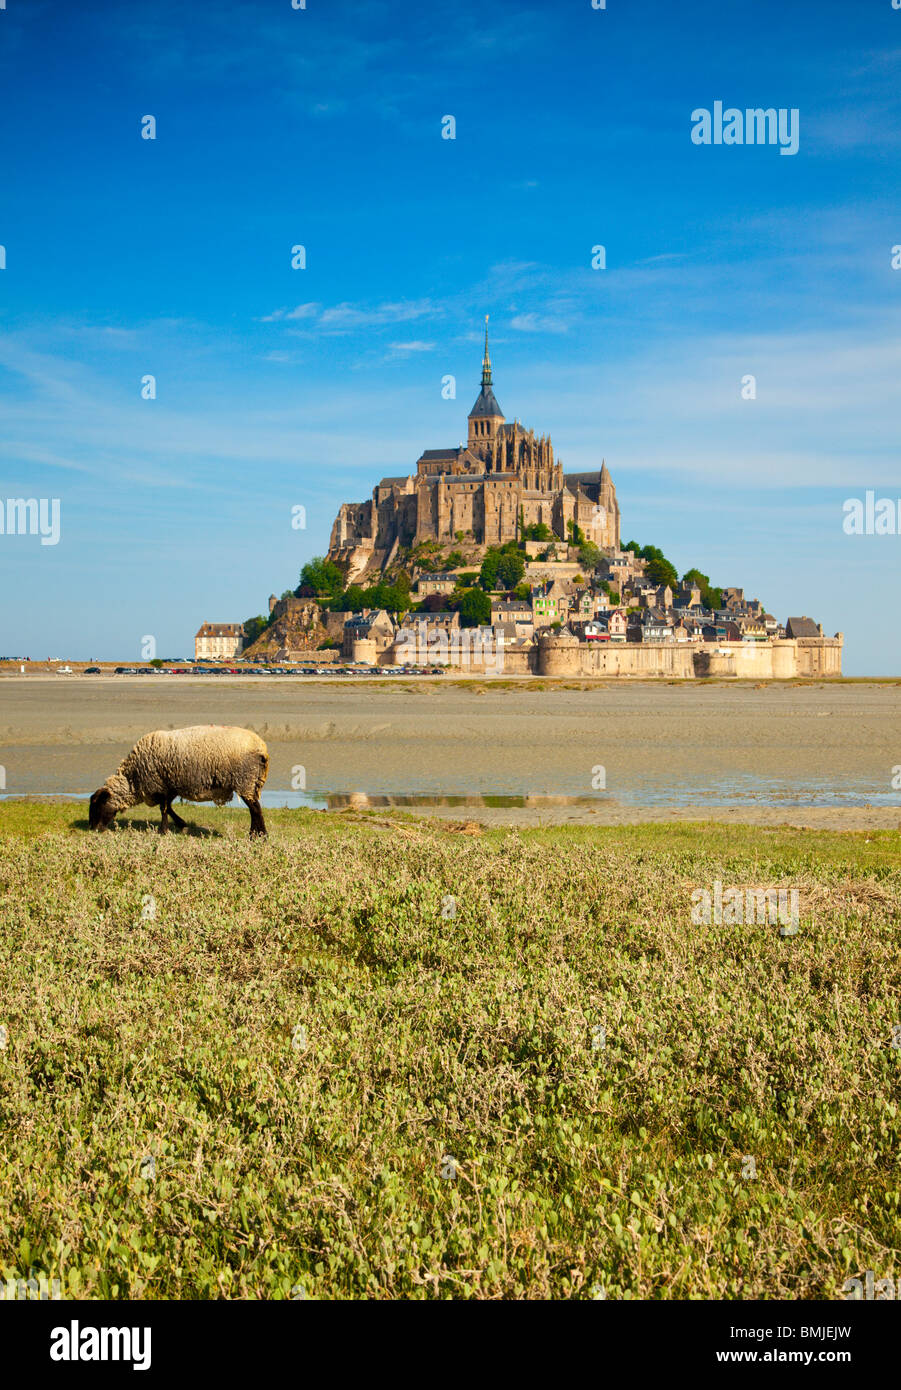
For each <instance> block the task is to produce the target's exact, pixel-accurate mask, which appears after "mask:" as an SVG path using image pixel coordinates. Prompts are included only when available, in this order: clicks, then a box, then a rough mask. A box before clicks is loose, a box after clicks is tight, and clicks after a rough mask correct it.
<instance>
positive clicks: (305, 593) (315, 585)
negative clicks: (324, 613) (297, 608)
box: [297, 555, 344, 601]
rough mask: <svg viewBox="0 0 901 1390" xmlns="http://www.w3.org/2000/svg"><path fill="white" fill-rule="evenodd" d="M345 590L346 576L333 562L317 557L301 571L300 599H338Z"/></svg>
mask: <svg viewBox="0 0 901 1390" xmlns="http://www.w3.org/2000/svg"><path fill="white" fill-rule="evenodd" d="M343 588H344V575H343V574H342V572H341V569H340V567H339V566H338V565H336V564H335V562H334V561H333V560H327V559H326V558H325V557H324V556H322V555H316V556H314V557H313V559H312V560H308V561H307V563H306V564H305V565H304V567H303V569H302V570H301V571H300V583H299V584H298V587H297V592H298V595H299V596H300V597H302V598H303V597H310V598H318V599H325V600H326V601H329V600H332V599H336V598H337V597H338V595H339V594H340V593H341V591H342V589H343Z"/></svg>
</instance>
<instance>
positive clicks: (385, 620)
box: [341, 608, 395, 660]
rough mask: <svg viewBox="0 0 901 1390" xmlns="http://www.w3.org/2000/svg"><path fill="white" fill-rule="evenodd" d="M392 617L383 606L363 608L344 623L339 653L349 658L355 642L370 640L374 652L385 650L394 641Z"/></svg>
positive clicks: (352, 653) (351, 655)
mask: <svg viewBox="0 0 901 1390" xmlns="http://www.w3.org/2000/svg"><path fill="white" fill-rule="evenodd" d="M394 635H395V626H394V619H393V618H392V617H391V615H390V614H389V613H387V612H386V611H385V609H384V608H364V609H363V611H362V613H355V614H354V615H353V617H351V618H348V620H347V622H346V623H345V624H344V636H343V639H342V642H341V654H342V656H345V657H347V658H348V659H349V660H351V659H353V656H354V643H355V642H364V641H368V642H372V643H373V645H374V649H375V653H376V655H378V654H379V653H381V652H385V651H387V650H388V648H389V647H390V646H391V645H392V643H393V642H394Z"/></svg>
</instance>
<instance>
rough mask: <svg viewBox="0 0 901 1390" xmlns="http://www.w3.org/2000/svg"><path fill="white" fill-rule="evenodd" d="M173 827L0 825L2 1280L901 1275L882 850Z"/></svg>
mask: <svg viewBox="0 0 901 1390" xmlns="http://www.w3.org/2000/svg"><path fill="white" fill-rule="evenodd" d="M186 813H187V816H188V819H189V820H193V821H196V822H198V823H202V825H203V826H204V827H205V832H204V833H195V834H190V835H182V836H174V835H170V836H168V837H165V838H164V837H160V836H158V835H157V834H156V833H155V828H154V827H155V821H156V813H154V812H150V811H148V812H147V814H146V818H145V817H143V816H142V815H141V813H139V812H134V813H129V814H128V815H127V816H126V817H125V820H126V822H127V825H126V828H124V829H122V830H119V831H117V832H115V833H107V834H106V835H102V836H98V835H90V834H88V833H86V832H85V831H84V829H83V828H82V826H83V823H84V814H85V813H84V808H82V807H80V806H71V805H67V806H58V805H42V804H29V805H26V804H21V803H7V804H5V805H4V806H3V807H2V809H0V901H2V908H0V1024H2V1025H3V1026H4V1027H5V1029H6V1030H7V1031H6V1045H5V1047H4V1048H3V1050H2V1051H0V1127H2V1131H3V1136H4V1139H3V1144H4V1158H3V1163H2V1165H0V1278H4V1279H6V1278H9V1277H12V1276H22V1275H27V1272H28V1270H29V1268H33V1269H36V1270H41V1271H43V1272H44V1273H45V1274H46V1275H47V1276H48V1277H50V1278H54V1277H59V1278H61V1280H62V1285H63V1291H64V1296H68V1297H72V1296H78V1297H89V1298H102V1297H113V1298H116V1297H119V1298H126V1297H128V1298H142V1297H148V1298H181V1299H184V1298H189V1299H190V1298H194V1299H208V1298H218V1297H231V1298H233V1297H239V1298H290V1297H301V1296H303V1297H307V1298H360V1297H369V1298H417V1297H428V1298H432V1297H440V1298H448V1297H451V1298H544V1297H553V1298H590V1297H601V1296H603V1297H606V1298H608V1299H620V1298H652V1299H657V1298H704V1299H710V1298H723V1299H738V1298H741V1299H748V1298H772V1299H775V1298H802V1299H831V1298H837V1297H841V1296H842V1295H841V1289H842V1285H843V1283H844V1281H845V1280H846V1279H847V1278H848V1277H849V1276H857V1275H859V1274H860V1272H861V1271H863V1270H865V1269H872V1270H875V1271H876V1274H877V1276H884V1275H891V1274H893V1273H894V1274H895V1276H897V1275H898V1273H899V1271H901V1258H899V1243H901V1242H899V1235H901V1224H899V1223H901V1178H899V1171H898V1153H899V1141H901V1116H899V1109H898V1102H899V1069H901V1047H898V1046H895V1045H894V1041H895V1039H896V1037H897V1033H895V1034H893V1028H896V1026H897V1025H898V1024H899V1022H901V991H899V985H901V961H899V951H898V918H899V908H901V847H899V837H898V836H897V835H896V834H893V833H887V832H872V833H870V834H868V835H838V834H826V833H822V832H806V831H797V830H761V829H753V828H748V827H741V828H738V827H727V826H724V825H680V826H674V827H666V826H659V825H657V826H650V825H648V826H637V827H625V828H622V827H620V828H611V829H602V828H571V829H560V828H556V829H554V830H553V831H548V830H527V831H522V832H519V833H510V832H506V831H503V830H483V831H481V832H479V828H478V827H472V826H470V827H467V828H468V829H469V830H470V831H471V832H473V833H470V834H461V833H458V831H459V830H460V829H461V828H462V827H454V826H448V825H447V824H446V823H430V822H427V821H421V820H411V819H406V818H404V817H402V816H398V817H397V818H396V819H394V820H390V819H386V818H385V817H366V816H326V815H324V814H321V813H320V814H317V813H315V812H306V811H274V812H271V813H269V814H270V840H269V842H268V843H258V842H251V841H249V840H248V839H247V838H246V824H245V822H246V814H245V813H244V812H243V810H242V811H240V812H239V811H228V810H225V811H218V812H217V811H214V810H211V809H209V808H203V810H200V809H199V808H194V807H189V808H186ZM715 879H720V880H722V881H725V882H728V883H731V884H746V885H749V886H761V885H762V886H773V887H777V886H780V885H791V886H792V887H793V888H797V889H798V890H799V895H800V928H799V931H798V933H797V935H795V936H793V937H792V938H790V939H785V938H782V937H780V935H779V932H778V930H777V929H776V928H775V927H773V926H771V925H768V924H764V925H743V926H723V925H715V924H712V925H706V926H705V925H692V922H691V906H692V903H691V893H692V890H693V889H695V888H697V887H698V886H702V887H703V886H705V885H707V884H710V883H712V882H713V881H714V880H715ZM448 898H452V899H453V902H454V912H453V914H452V915H450V916H448V915H447V913H446V907H445V909H444V910H443V904H445V903H446V900H447V899H448ZM148 901H151V902H152V904H153V910H152V912H149V911H148V908H147V904H148ZM298 1040H300V1043H299V1041H298ZM749 1158H751V1159H753V1163H751V1164H749V1163H748V1161H747V1160H748V1159H749ZM451 1160H452V1163H451ZM749 1174H750V1175H751V1176H749Z"/></svg>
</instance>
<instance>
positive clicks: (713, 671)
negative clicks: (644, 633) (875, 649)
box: [533, 632, 844, 680]
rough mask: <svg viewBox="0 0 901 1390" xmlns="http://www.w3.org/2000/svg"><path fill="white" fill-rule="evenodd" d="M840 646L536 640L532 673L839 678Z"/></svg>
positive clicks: (821, 640)
mask: <svg viewBox="0 0 901 1390" xmlns="http://www.w3.org/2000/svg"><path fill="white" fill-rule="evenodd" d="M843 642H844V637H843V634H842V633H840V632H837V633H836V635H835V636H834V637H797V638H783V639H782V640H779V641H774V642H719V643H717V644H715V645H714V644H712V643H710V644H707V643H705V644H704V645H703V646H701V647H698V646H696V645H695V644H694V643H691V644H689V643H687V642H686V643H684V644H682V643H675V642H642V643H641V644H639V643H637V642H604V643H603V644H602V643H599V642H579V641H577V639H576V638H575V637H572V636H565V637H564V636H562V635H560V636H554V637H541V638H539V641H538V648H537V651H534V670H535V674H536V675H540V676H640V677H641V676H643V677H650V676H665V677H667V678H669V679H674V680H678V679H682V678H684V679H687V680H691V679H694V678H695V677H699V676H700V677H704V676H707V677H710V676H716V677H720V678H723V677H733V678H734V679H736V680H791V679H792V677H794V676H840V675H841V673H842V644H843ZM533 650H534V649H533Z"/></svg>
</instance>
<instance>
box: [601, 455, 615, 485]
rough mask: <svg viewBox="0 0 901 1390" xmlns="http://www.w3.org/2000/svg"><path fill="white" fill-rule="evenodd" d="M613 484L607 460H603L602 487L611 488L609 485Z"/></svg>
mask: <svg viewBox="0 0 901 1390" xmlns="http://www.w3.org/2000/svg"><path fill="white" fill-rule="evenodd" d="M612 482H613V479H612V478H611V476H610V470H609V468H608V467H607V460H606V459H601V487H606V486H609V484H610V483H612Z"/></svg>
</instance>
